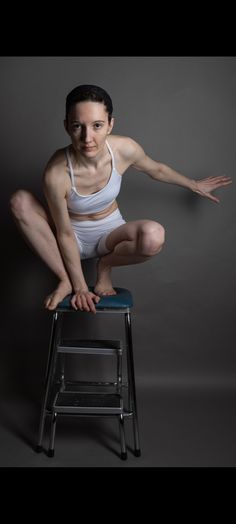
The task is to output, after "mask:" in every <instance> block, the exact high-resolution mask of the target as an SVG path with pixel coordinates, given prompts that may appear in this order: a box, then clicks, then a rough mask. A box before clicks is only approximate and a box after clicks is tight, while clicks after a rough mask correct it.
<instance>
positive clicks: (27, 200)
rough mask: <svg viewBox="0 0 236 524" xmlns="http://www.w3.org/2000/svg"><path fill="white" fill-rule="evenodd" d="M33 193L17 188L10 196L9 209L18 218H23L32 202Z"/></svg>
mask: <svg viewBox="0 0 236 524" xmlns="http://www.w3.org/2000/svg"><path fill="white" fill-rule="evenodd" d="M33 198H34V197H33V195H32V194H31V193H30V192H29V191H26V190H24V189H18V190H17V191H15V193H13V194H12V196H11V198H10V209H11V212H12V213H13V215H14V216H15V217H16V218H17V219H18V220H24V218H25V217H26V216H27V215H28V212H29V209H30V208H31V207H32V204H33Z"/></svg>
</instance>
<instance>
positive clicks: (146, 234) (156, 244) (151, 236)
mask: <svg viewBox="0 0 236 524" xmlns="http://www.w3.org/2000/svg"><path fill="white" fill-rule="evenodd" d="M138 236H139V242H138V245H139V251H140V254H142V255H145V256H153V255H156V254H157V253H159V252H160V251H161V249H162V247H163V245H164V242H165V229H164V227H163V226H162V225H161V224H159V223H158V222H155V221H154V220H147V221H145V222H143V224H142V225H141V226H140V229H139V235H138Z"/></svg>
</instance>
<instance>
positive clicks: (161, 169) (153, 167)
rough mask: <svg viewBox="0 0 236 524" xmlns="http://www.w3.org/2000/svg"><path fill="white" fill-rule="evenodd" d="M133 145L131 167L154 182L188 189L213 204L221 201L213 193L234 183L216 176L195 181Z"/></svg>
mask: <svg viewBox="0 0 236 524" xmlns="http://www.w3.org/2000/svg"><path fill="white" fill-rule="evenodd" d="M132 145H133V161H132V162H131V167H133V168H134V169H137V170H138V171H143V172H144V173H146V174H147V175H149V176H150V177H151V178H153V179H154V180H158V181H159V182H166V183H168V184H176V185H178V186H182V187H186V188H187V189H190V190H191V191H193V192H194V193H197V194H199V195H201V196H203V197H206V198H209V199H210V200H212V201H213V202H216V203H219V202H220V200H219V198H217V197H216V196H213V195H212V191H214V190H215V189H219V188H220V187H223V186H228V185H229V184H231V183H232V179H231V177H229V176H225V175H223V176H216V177H213V176H212V177H208V178H203V179H202V180H193V179H191V178H188V177H186V176H184V175H182V174H181V173H178V172H177V171H175V170H174V169H172V168H171V167H169V166H167V165H166V164H163V163H161V162H156V161H155V160H153V159H152V158H150V157H149V156H148V155H146V153H145V152H144V150H143V149H142V147H141V146H140V145H139V144H137V143H136V142H135V143H134V141H132Z"/></svg>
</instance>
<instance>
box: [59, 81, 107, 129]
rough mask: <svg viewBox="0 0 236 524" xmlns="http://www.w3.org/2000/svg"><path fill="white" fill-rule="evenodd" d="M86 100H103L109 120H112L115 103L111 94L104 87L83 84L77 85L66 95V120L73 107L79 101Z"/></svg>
mask: <svg viewBox="0 0 236 524" xmlns="http://www.w3.org/2000/svg"><path fill="white" fill-rule="evenodd" d="M86 100H91V101H92V102H102V103H103V104H104V106H105V108H106V112H107V113H108V121H109V122H110V121H111V117H112V112H113V105H112V99H111V97H110V95H108V93H107V92H106V91H105V89H103V88H102V87H98V86H94V85H90V84H83V85H80V86H77V87H75V88H74V89H72V91H70V93H68V95H67V97H66V120H67V118H68V114H69V112H70V109H71V107H73V106H74V105H75V104H77V103H78V102H85V101H86Z"/></svg>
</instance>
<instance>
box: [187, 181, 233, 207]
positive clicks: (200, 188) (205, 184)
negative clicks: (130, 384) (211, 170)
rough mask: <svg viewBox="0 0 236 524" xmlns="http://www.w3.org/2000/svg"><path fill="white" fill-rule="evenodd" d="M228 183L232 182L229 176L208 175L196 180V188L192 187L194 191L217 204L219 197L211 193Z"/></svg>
mask: <svg viewBox="0 0 236 524" xmlns="http://www.w3.org/2000/svg"><path fill="white" fill-rule="evenodd" d="M229 184H232V179H231V177H229V176H210V177H208V178H203V179H202V180H196V189H194V192H195V193H198V195H201V196H203V197H206V198H209V199H210V200H213V202H216V203H217V204H219V202H220V200H219V198H217V197H215V196H213V195H212V194H211V193H212V191H214V190H215V189H218V188H219V187H222V186H228V185H229Z"/></svg>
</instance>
